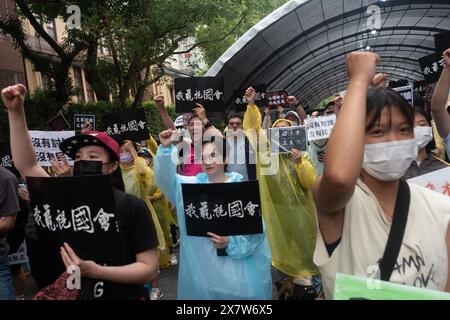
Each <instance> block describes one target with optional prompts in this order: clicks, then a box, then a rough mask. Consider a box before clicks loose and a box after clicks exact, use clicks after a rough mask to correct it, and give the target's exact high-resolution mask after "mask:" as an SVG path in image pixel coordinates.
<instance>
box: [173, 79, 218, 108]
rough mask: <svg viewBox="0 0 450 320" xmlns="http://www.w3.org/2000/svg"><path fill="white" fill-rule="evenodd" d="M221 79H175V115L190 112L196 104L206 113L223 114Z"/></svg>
mask: <svg viewBox="0 0 450 320" xmlns="http://www.w3.org/2000/svg"><path fill="white" fill-rule="evenodd" d="M223 96H224V91H223V78H221V77H196V78H176V79H175V106H176V111H177V113H184V112H192V109H194V108H195V107H196V106H195V104H196V103H200V104H201V105H203V107H205V109H206V112H208V113H211V112H216V113H223V112H224V110H225V105H224V97H223Z"/></svg>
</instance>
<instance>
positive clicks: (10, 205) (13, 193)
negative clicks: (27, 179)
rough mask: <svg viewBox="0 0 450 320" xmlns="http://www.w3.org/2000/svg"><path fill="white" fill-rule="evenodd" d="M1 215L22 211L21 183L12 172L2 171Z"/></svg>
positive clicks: (10, 214)
mask: <svg viewBox="0 0 450 320" xmlns="http://www.w3.org/2000/svg"><path fill="white" fill-rule="evenodd" d="M0 180H1V181H0V217H2V216H3V217H5V216H12V215H14V214H16V213H17V212H19V211H20V207H19V184H18V182H17V179H16V177H14V176H13V175H12V174H11V177H10V176H9V175H7V174H2V173H0Z"/></svg>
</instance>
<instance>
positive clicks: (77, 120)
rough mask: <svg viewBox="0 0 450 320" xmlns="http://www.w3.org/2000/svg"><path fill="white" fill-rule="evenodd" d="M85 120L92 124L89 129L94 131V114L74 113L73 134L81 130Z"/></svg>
mask: <svg viewBox="0 0 450 320" xmlns="http://www.w3.org/2000/svg"><path fill="white" fill-rule="evenodd" d="M86 122H89V123H90V124H91V125H92V130H91V131H95V115H93V114H76V115H74V116H73V127H74V129H75V134H79V133H81V130H82V129H83V126H84V124H85V123H86Z"/></svg>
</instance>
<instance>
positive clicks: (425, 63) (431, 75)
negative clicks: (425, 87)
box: [419, 53, 444, 84]
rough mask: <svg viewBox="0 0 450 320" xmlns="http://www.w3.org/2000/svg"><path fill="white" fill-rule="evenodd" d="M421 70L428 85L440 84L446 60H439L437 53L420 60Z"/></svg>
mask: <svg viewBox="0 0 450 320" xmlns="http://www.w3.org/2000/svg"><path fill="white" fill-rule="evenodd" d="M419 64H420V68H421V69H422V74H423V76H424V78H425V82H426V83H427V84H433V83H436V82H438V80H439V77H440V75H441V72H442V70H443V68H444V58H442V57H441V58H438V56H437V55H436V54H435V53H432V54H429V55H427V56H425V57H423V58H420V59H419Z"/></svg>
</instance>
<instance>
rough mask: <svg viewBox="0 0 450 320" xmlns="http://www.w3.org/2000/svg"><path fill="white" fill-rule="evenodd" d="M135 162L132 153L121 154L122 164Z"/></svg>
mask: <svg viewBox="0 0 450 320" xmlns="http://www.w3.org/2000/svg"><path fill="white" fill-rule="evenodd" d="M131 161H133V157H132V156H131V154H130V153H128V152H124V153H121V154H120V163H130V162H131Z"/></svg>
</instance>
